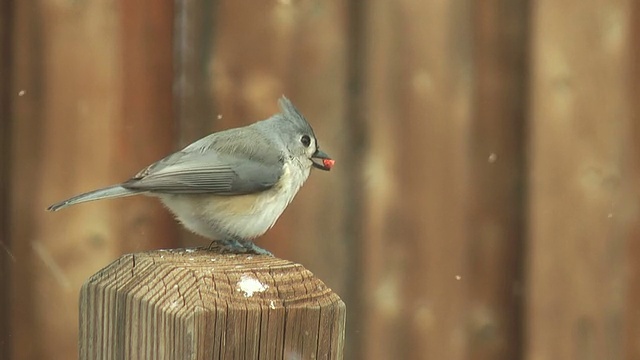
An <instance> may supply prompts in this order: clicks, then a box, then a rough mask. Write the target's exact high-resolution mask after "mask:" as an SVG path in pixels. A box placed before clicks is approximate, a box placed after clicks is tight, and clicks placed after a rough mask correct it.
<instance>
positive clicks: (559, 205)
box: [0, 0, 640, 360]
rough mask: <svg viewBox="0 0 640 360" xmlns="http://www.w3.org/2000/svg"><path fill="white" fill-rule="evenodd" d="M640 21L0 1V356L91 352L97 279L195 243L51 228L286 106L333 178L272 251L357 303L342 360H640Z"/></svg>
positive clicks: (598, 14)
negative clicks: (89, 295) (103, 189)
mask: <svg viewBox="0 0 640 360" xmlns="http://www.w3.org/2000/svg"><path fill="white" fill-rule="evenodd" d="M639 15H640V5H638V2H637V1H635V2H634V1H630V0H626V1H625V0H609V1H602V0H599V1H596V0H581V1H578V0H540V1H536V2H531V3H530V2H528V1H525V0H515V1H507V0H489V1H484V2H476V1H470V0H454V1H431V0H429V1H424V0H405V1H382V0H367V1H358V0H352V1H338V0H328V1H319V0H280V1H275V0H269V1H266V0H260V1H251V2H248V1H231V0H224V1H205V0H190V1H187V0H179V1H175V2H172V1H164V2H158V1H151V0H142V1H135V2H133V1H124V0H118V1H107V0H96V1H89V2H71V1H50V2H42V1H36V0H24V1H23V0H21V1H16V0H5V1H4V2H2V6H0V51H1V52H0V117H1V123H0V140H2V143H1V144H0V151H1V153H0V186H2V187H1V191H0V214H1V215H2V216H0V241H1V243H0V261H1V263H0V358H2V359H4V358H11V359H70V358H75V357H77V321H78V319H77V313H78V309H77V298H78V291H79V288H80V285H81V284H82V282H83V281H84V280H85V279H86V278H87V277H88V276H89V275H91V274H92V273H94V272H96V271H97V270H98V269H100V268H102V267H104V266H105V265H107V264H108V263H109V262H110V261H113V260H114V259H116V258H117V257H118V256H119V255H121V254H123V253H127V252H135V251H141V250H144V249H153V248H161V247H177V246H183V245H185V244H186V245H190V246H193V245H202V244H203V242H202V240H199V239H198V238H197V237H196V236H194V235H190V234H187V233H186V232H185V231H183V230H182V229H180V227H179V226H178V225H176V224H175V222H174V221H173V220H172V218H171V216H170V215H169V214H168V213H167V212H166V211H165V210H164V209H162V207H161V206H160V205H159V204H158V203H157V202H156V201H154V200H153V199H146V198H142V197H141V198H128V199H122V200H114V201H104V202H97V203H91V204H85V205H82V206H78V207H75V208H70V209H68V210H65V211H63V212H60V213H47V212H45V211H44V208H45V207H46V206H47V205H49V204H51V203H52V202H55V201H58V200H61V199H63V198H65V197H67V196H69V195H72V194H75V193H78V192H81V191H85V190H89V189H92V188H96V187H100V186H104V185H108V184H111V183H115V182H119V181H122V180H124V179H126V178H128V177H129V176H131V175H132V174H134V173H136V172H137V171H138V170H139V169H140V168H142V167H143V166H145V165H147V164H149V163H151V162H153V161H155V160H157V159H159V158H161V157H162V156H164V155H165V154H167V153H168V152H171V151H172V150H175V149H178V148H179V147H182V146H184V145H186V144H188V143H190V142H191V141H193V140H196V139H197V138H199V137H202V136H204V135H206V134H208V133H209V132H211V131H215V130H220V129H224V128H227V127H231V126H238V125H244V124H248V123H251V122H253V121H255V120H259V119H263V118H266V117H267V116H269V115H271V114H272V113H273V112H275V111H276V110H277V109H276V100H277V98H278V97H279V96H280V95H281V94H286V95H287V96H288V97H290V98H291V99H292V100H293V101H294V103H295V104H296V105H297V106H298V107H299V108H300V109H301V111H302V112H303V113H304V114H305V115H306V117H307V118H308V119H309V120H310V122H311V123H312V124H313V126H314V128H315V131H316V134H318V136H319V138H320V141H321V144H322V147H323V149H324V150H326V151H327V152H328V153H330V154H331V155H332V156H333V157H334V158H335V159H336V160H337V164H336V167H335V169H334V171H332V172H330V173H320V172H316V173H314V174H312V176H311V178H310V179H309V181H308V182H307V184H306V185H305V187H304V188H303V189H302V190H301V192H300V193H299V195H298V196H297V198H296V200H295V201H294V203H293V204H292V205H291V206H290V208H289V209H288V210H287V211H286V212H285V214H284V215H283V216H282V218H281V219H280V220H279V222H278V223H277V224H276V226H275V227H274V229H272V230H271V231H270V232H269V233H267V235H265V236H264V237H262V238H261V239H260V240H259V241H258V243H259V245H261V246H263V247H266V248H267V249H269V250H271V251H272V252H273V253H275V254H276V255H277V256H279V257H283V258H286V259H290V260H293V261H296V262H299V263H301V264H303V265H305V267H307V268H308V269H310V270H311V271H313V272H314V273H315V274H316V275H317V276H318V277H320V278H321V279H323V280H324V281H325V282H326V283H327V284H328V285H329V286H331V287H332V288H333V289H334V290H335V291H336V292H337V293H338V294H340V295H341V297H342V298H343V300H344V301H345V302H346V304H347V309H348V329H347V339H346V344H347V357H348V358H349V359H453V360H455V359H505V360H507V359H530V360H545V359H576V358H580V359H585V358H593V359H635V358H640V343H639V342H638V340H637V339H639V338H640V307H639V305H638V304H639V303H640V286H639V285H638V284H640V283H639V282H638V280H640V266H639V265H638V263H639V262H638V261H637V258H638V256H640V242H639V241H638V236H640V228H639V227H638V226H637V225H636V224H637V223H638V220H639V215H640V214H639V212H638V205H637V204H638V190H639V186H638V184H639V182H638V180H639V176H640V172H639V170H640V169H639V167H638V163H639V162H640V147H639V145H638V143H639V141H638V140H640V125H639V124H640V118H639V115H638V114H639V112H638V110H639V108H638V104H640V101H639V100H640V99H639V95H638V94H639V93H640V85H639V84H640V82H639V81H640V72H639V67H638V64H639V62H640V57H639V56H638V55H639V54H640V25H638V24H639V23H640V16H639Z"/></svg>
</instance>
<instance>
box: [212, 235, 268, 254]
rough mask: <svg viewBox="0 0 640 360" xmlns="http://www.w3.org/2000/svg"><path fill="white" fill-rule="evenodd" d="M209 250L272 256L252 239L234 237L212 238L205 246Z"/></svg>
mask: <svg viewBox="0 0 640 360" xmlns="http://www.w3.org/2000/svg"><path fill="white" fill-rule="evenodd" d="M207 250H209V251H216V252H220V253H231V254H247V253H253V254H256V255H267V256H273V254H272V253H271V252H269V251H267V250H265V249H263V248H261V247H259V246H258V245H256V244H254V243H253V242H252V241H241V240H236V239H226V240H213V241H212V242H211V243H210V244H209V247H208V248H207Z"/></svg>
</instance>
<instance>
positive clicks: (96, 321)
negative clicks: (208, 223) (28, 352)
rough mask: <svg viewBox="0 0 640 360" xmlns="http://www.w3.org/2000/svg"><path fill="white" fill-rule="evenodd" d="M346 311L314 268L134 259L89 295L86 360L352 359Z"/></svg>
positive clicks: (84, 318)
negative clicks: (347, 351) (346, 333)
mask: <svg viewBox="0 0 640 360" xmlns="http://www.w3.org/2000/svg"><path fill="white" fill-rule="evenodd" d="M345 318H346V313H345V305H344V303H343V302H342V300H340V298H339V297H338V296H337V295H336V294H335V293H333V292H332V291H331V289H329V288H327V286H326V285H324V283H323V282H322V281H320V280H319V279H317V278H316V277H315V276H313V274H312V273H311V272H309V271H308V270H306V269H305V268H304V267H302V266H301V265H298V264H294V263H292V262H289V261H286V260H281V259H277V258H273V257H268V256H256V255H246V254H219V253H216V252H212V251H207V250H202V249H181V250H169V251H165V250H159V251H150V252H145V253H138V254H129V255H124V256H123V257H121V258H120V259H119V260H116V261H115V262H113V263H112V264H110V265H109V266H107V267H106V268H104V269H102V270H101V271H99V272H98V273H96V274H95V275H93V276H92V277H91V278H90V279H89V280H88V281H87V282H86V283H85V284H84V286H83V287H82V290H81V294H80V358H81V359H122V358H129V359H258V358H260V359H342V353H343V345H344V324H345Z"/></svg>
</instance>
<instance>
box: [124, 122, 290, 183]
mask: <svg viewBox="0 0 640 360" xmlns="http://www.w3.org/2000/svg"><path fill="white" fill-rule="evenodd" d="M233 130H237V129H233ZM245 130H250V129H248V128H245ZM246 134H249V135H251V134H253V132H252V131H249V132H247V133H246ZM213 135H215V136H208V137H206V138H204V139H201V140H199V141H198V142H197V143H198V146H194V144H196V143H194V144H192V145H190V146H188V147H186V148H185V149H183V150H182V151H179V152H177V153H174V154H172V155H170V156H168V157H166V158H165V159H162V160H160V161H158V162H157V163H155V164H153V165H151V166H149V167H148V168H146V169H145V170H143V171H141V172H140V173H139V174H138V175H136V176H135V177H134V178H132V179H131V180H129V181H127V182H125V183H123V184H122V186H123V187H125V188H127V189H132V190H138V191H149V192H157V193H168V194H203V193H211V194H218V195H240V194H250V193H255V192H258V191H263V190H266V189H269V188H271V187H272V186H274V185H275V184H276V183H277V181H278V179H279V178H280V176H281V175H282V166H283V161H282V159H281V158H280V157H279V156H278V154H277V152H276V151H273V150H272V148H273V145H272V144H264V145H266V146H265V147H260V146H258V148H261V149H263V150H265V149H266V151H262V152H261V154H257V153H255V150H252V149H255V148H256V147H255V146H251V145H255V142H253V141H248V142H238V141H237V140H238V139H237V135H238V134H237V133H235V131H225V132H220V133H216V134H213ZM205 139H206V140H207V141H206V142H203V140H205ZM239 143H242V144H250V145H249V146H238V144H239ZM264 153H266V155H265V154H264Z"/></svg>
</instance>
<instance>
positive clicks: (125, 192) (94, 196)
mask: <svg viewBox="0 0 640 360" xmlns="http://www.w3.org/2000/svg"><path fill="white" fill-rule="evenodd" d="M139 193H140V191H136V190H129V189H125V188H123V187H122V186H120V185H113V186H109V187H106V188H103V189H98V190H93V191H89V192H86V193H84V194H80V195H76V196H74V197H72V198H70V199H67V200H64V201H61V202H59V203H56V204H53V205H51V206H49V207H48V208H47V210H49V211H58V210H60V209H62V208H66V207H67V206H71V205H75V204H80V203H83V202H87V201H93V200H100V199H110V198H118V197H124V196H131V195H135V194H139Z"/></svg>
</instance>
